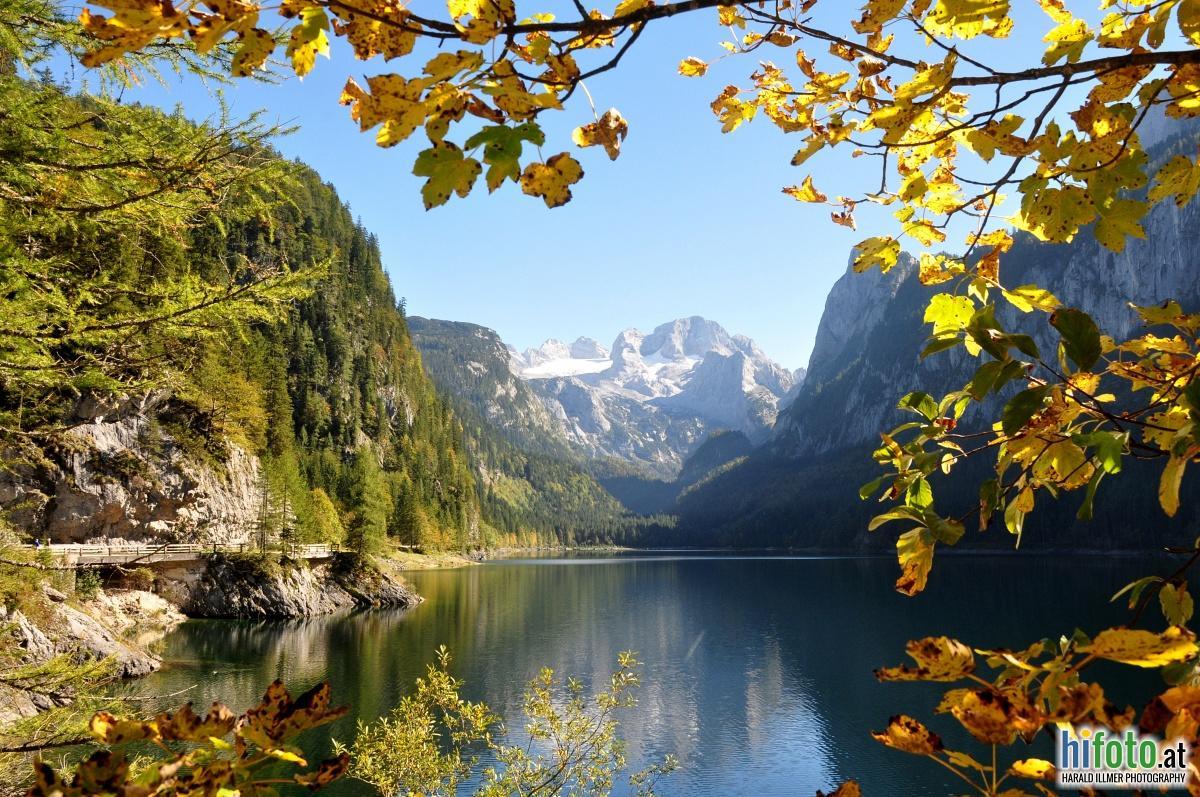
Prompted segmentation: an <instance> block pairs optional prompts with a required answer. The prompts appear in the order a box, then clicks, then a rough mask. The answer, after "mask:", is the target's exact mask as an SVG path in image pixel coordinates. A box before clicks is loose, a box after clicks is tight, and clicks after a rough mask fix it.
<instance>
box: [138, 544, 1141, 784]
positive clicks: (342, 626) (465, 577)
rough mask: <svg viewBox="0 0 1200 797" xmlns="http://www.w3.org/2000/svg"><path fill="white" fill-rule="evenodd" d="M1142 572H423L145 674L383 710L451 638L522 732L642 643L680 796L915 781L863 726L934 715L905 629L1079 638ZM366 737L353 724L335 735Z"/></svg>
mask: <svg viewBox="0 0 1200 797" xmlns="http://www.w3.org/2000/svg"><path fill="white" fill-rule="evenodd" d="M1144 569H1145V563H1144V562H1143V563H1138V562H1134V561H1129V562H1112V561H1106V560H1101V559H1092V560H1089V559H1084V560H1079V559H1072V560H1071V561H1069V562H1066V561H1062V560H1054V559H1038V560H1034V559H1029V558H1023V559H1021V560H1019V561H1014V560H1011V559H1004V558H990V559H972V560H953V559H951V558H949V557H943V559H942V560H941V561H940V562H939V563H938V567H936V568H935V570H934V574H933V579H932V581H931V584H930V588H929V590H928V591H927V592H926V593H925V594H924V595H922V596H920V597H918V598H915V599H909V598H904V597H902V596H899V595H897V594H896V593H894V592H893V591H892V589H891V581H892V580H893V579H894V576H895V563H894V561H889V560H884V559H877V560H861V559H860V560H779V559H774V560H744V559H743V560H719V559H717V560H710V559H691V560H689V559H684V560H637V559H633V560H623V561H620V562H617V563H610V564H596V563H589V562H587V561H586V560H584V561H582V562H580V561H573V562H564V563H556V562H545V563H539V564H522V563H515V562H507V563H496V564H492V565H488V566H485V567H475V568H466V569H462V570H454V571H433V572H426V573H416V574H412V576H411V580H412V581H413V583H414V586H415V587H416V588H417V590H418V591H419V592H421V593H422V594H423V595H424V596H425V597H426V602H425V603H424V604H422V605H421V606H419V607H417V608H416V609H413V610H411V611H409V612H396V611H380V612H368V613H362V614H355V615H347V616H339V617H333V618H321V619H316V620H309V621H303V622H287V623H242V622H220V621H204V622H197V623H189V624H187V625H186V626H185V627H184V628H183V629H182V630H181V631H180V632H178V633H176V634H174V635H173V636H172V637H170V638H169V639H168V650H167V656H168V657H169V658H171V659H174V660H183V661H194V662H199V663H201V664H202V666H200V665H197V666H196V667H189V666H185V667H175V668H172V669H169V670H167V671H165V672H164V673H161V674H160V675H158V676H154V677H153V678H151V679H148V680H147V681H145V682H142V684H140V685H139V686H138V688H139V690H142V691H150V692H158V693H162V692H167V691H172V690H173V689H178V688H181V686H182V685H187V684H188V683H191V682H196V681H197V680H200V681H201V682H202V688H201V689H200V690H197V691H198V692H200V693H201V694H199V695H195V693H193V695H195V698H194V699H196V700H197V701H198V702H203V701H207V700H211V699H213V698H214V697H218V696H219V697H221V698H222V699H225V700H227V701H229V702H230V703H231V704H233V705H234V706H235V707H238V708H244V707H245V706H247V705H250V704H251V703H252V702H253V701H255V700H256V699H257V698H258V696H259V695H260V694H261V692H262V689H263V687H264V686H265V685H266V683H268V682H269V681H271V680H272V679H274V678H277V677H278V678H283V679H284V680H285V681H286V682H288V683H289V685H292V686H295V687H296V688H300V687H303V686H307V685H309V684H311V683H313V682H315V681H317V680H320V679H322V678H329V679H330V680H332V682H333V683H334V685H335V697H336V699H337V700H338V701H341V702H347V703H350V704H351V705H352V706H353V707H354V712H355V714H356V715H357V716H358V717H359V718H362V719H363V720H366V721H370V720H371V719H373V718H375V717H377V716H380V715H382V714H384V713H386V712H387V711H388V710H390V709H391V707H392V706H394V705H395V704H396V703H397V702H398V700H399V698H400V696H401V695H402V694H403V693H404V692H405V691H406V690H407V689H408V688H410V685H411V683H412V681H413V679H414V678H415V677H417V676H419V675H420V674H422V673H423V672H424V667H425V664H426V663H427V662H429V661H431V660H432V658H433V652H434V650H435V649H436V648H437V647H438V646H439V645H443V644H444V645H446V646H447V647H448V648H450V650H451V651H452V653H453V654H454V658H455V665H454V670H455V672H456V673H457V674H458V675H459V676H460V677H463V678H465V679H466V681H467V688H466V690H465V692H466V696H467V697H468V698H470V699H485V700H486V701H487V702H488V703H489V704H491V705H492V707H493V708H495V709H496V710H498V711H500V712H501V713H502V714H503V715H505V716H507V717H509V718H510V720H512V724H513V726H514V728H513V730H514V731H516V732H519V731H520V727H521V724H522V723H521V721H520V717H521V696H522V691H523V689H524V685H525V683H526V682H527V681H528V680H529V678H531V677H533V675H535V674H536V672H537V668H538V667H540V666H542V665H546V666H550V667H553V668H555V669H556V670H557V671H558V672H560V673H562V674H573V675H576V676H578V677H579V678H580V680H582V681H583V682H584V683H585V684H587V685H593V684H597V683H598V682H599V681H601V680H602V679H606V678H607V676H608V674H609V673H610V672H611V671H612V669H613V666H614V664H615V658H616V653H617V652H618V651H620V650H625V649H633V650H635V651H637V653H638V655H639V658H640V659H641V660H642V661H643V662H644V667H643V687H642V689H641V690H640V693H639V700H640V706H639V708H638V709H637V710H636V711H635V712H634V713H633V714H632V715H630V716H629V717H628V718H627V720H626V723H625V729H624V734H625V736H626V738H627V739H628V740H629V742H630V754H631V755H630V757H631V760H632V761H633V762H634V763H635V764H636V763H638V762H640V761H644V760H646V759H647V758H650V757H654V756H657V755H661V754H662V753H666V752H674V753H676V754H677V755H679V756H680V758H681V760H682V761H683V763H684V767H685V769H684V771H683V772H681V773H679V774H678V775H676V776H673V777H672V778H671V783H670V784H669V785H668V790H667V793H668V794H674V793H693V794H699V795H710V794H725V793H742V792H744V790H745V788H746V787H747V784H749V783H752V784H754V785H755V790H756V791H757V792H759V793H763V794H796V793H805V792H808V793H811V792H812V791H813V790H814V789H815V788H817V787H826V786H829V785H832V783H833V782H834V781H836V780H837V779H838V778H839V777H842V776H849V775H855V776H859V777H861V778H862V779H863V780H864V781H866V784H867V785H869V784H872V783H873V784H875V785H876V786H877V790H879V789H880V788H882V790H883V791H884V792H886V793H889V794H893V795H903V794H918V793H924V791H928V789H929V788H930V787H931V785H932V786H934V787H935V788H936V785H937V781H936V779H937V775H935V774H934V773H931V772H930V771H929V768H928V767H927V766H925V763H926V762H923V761H917V760H915V759H911V760H910V759H908V758H906V757H904V756H902V755H900V754H898V753H895V752H893V751H890V750H886V749H884V748H883V747H881V746H879V745H877V744H875V743H874V742H873V741H871V739H870V738H869V736H868V735H867V731H868V730H870V729H871V728H875V727H882V725H883V724H884V723H885V722H886V720H887V717H888V716H889V715H891V714H894V713H898V712H900V711H905V712H909V713H914V714H920V715H923V716H925V717H928V718H932V716H933V715H932V708H933V706H934V705H935V704H936V702H937V696H938V695H939V694H940V691H941V690H940V689H939V688H938V687H937V686H931V685H925V684H878V683H876V682H875V680H874V678H873V676H872V673H871V671H872V669H873V668H874V667H877V666H882V665H888V664H896V663H899V662H900V661H902V660H903V658H904V653H903V649H904V643H905V642H906V641H907V640H908V639H911V638H916V637H920V636H924V635H928V634H936V633H946V634H950V635H959V636H961V637H962V638H963V639H964V640H966V641H969V642H971V643H973V644H977V645H996V646H999V645H1008V646H1015V645H1018V644H1025V643H1027V642H1029V641H1032V640H1033V639H1036V638H1038V637H1039V636H1041V635H1045V634H1053V635H1055V636H1057V634H1058V633H1061V632H1063V631H1067V632H1069V631H1070V630H1071V629H1069V628H1063V627H1061V622H1062V621H1061V620H1060V619H1059V618H1061V617H1071V618H1075V619H1077V618H1080V617H1084V618H1087V619H1088V621H1089V622H1090V623H1091V625H1092V629H1093V630H1094V629H1095V628H1098V627H1100V626H1101V625H1102V624H1111V623H1112V622H1116V621H1119V620H1120V619H1121V615H1120V610H1119V609H1115V608H1113V607H1110V606H1108V605H1107V603H1106V601H1107V598H1108V596H1109V595H1111V594H1112V593H1113V592H1114V591H1116V589H1117V588H1118V587H1119V586H1120V585H1121V583H1122V579H1123V578H1124V577H1125V576H1127V575H1128V574H1129V573H1130V572H1137V571H1140V570H1144ZM1089 613H1090V614H1089ZM214 671H215V672H214ZM946 727H948V726H947V725H946V724H945V723H939V724H938V728H939V730H944V729H945V728H946ZM352 732H353V719H348V720H343V721H342V722H339V723H337V724H336V725H335V726H334V727H333V729H332V733H334V734H336V735H338V736H339V737H342V738H345V737H348V736H349V735H351V733H352ZM949 735H950V736H951V737H952V738H953V734H949ZM931 778H933V780H932V781H931ZM918 784H921V785H920V786H918ZM923 790H924V791H923Z"/></svg>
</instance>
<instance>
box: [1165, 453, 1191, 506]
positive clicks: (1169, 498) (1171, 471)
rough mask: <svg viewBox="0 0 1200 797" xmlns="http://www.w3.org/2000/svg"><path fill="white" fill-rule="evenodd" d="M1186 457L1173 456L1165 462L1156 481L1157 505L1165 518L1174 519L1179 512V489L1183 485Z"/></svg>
mask: <svg viewBox="0 0 1200 797" xmlns="http://www.w3.org/2000/svg"><path fill="white" fill-rule="evenodd" d="M1187 462H1188V461H1187V457H1176V456H1173V457H1171V458H1170V459H1168V460H1167V464H1166V466H1165V467H1164V468H1163V472H1162V476H1161V477H1160V478H1159V481H1158V503H1159V504H1160V505H1161V506H1162V510H1163V512H1166V513H1167V517H1175V513H1176V512H1178V511H1179V487H1180V485H1181V484H1182V483H1183V471H1184V469H1185V468H1187Z"/></svg>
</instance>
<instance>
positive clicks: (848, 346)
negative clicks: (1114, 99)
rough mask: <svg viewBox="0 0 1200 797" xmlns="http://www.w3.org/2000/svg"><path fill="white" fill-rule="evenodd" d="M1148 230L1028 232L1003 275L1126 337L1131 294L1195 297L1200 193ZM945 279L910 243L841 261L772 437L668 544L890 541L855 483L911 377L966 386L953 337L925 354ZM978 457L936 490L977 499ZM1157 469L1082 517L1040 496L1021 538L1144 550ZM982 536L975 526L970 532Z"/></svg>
mask: <svg viewBox="0 0 1200 797" xmlns="http://www.w3.org/2000/svg"><path fill="white" fill-rule="evenodd" d="M1194 151H1195V137H1194V135H1191V134H1188V135H1183V136H1179V137H1177V138H1175V139H1174V140H1172V141H1170V142H1165V143H1163V144H1161V145H1159V146H1158V147H1156V148H1154V149H1153V150H1152V151H1151V156H1152V159H1153V160H1155V161H1159V162H1161V161H1163V160H1165V159H1167V158H1169V157H1172V156H1174V155H1176V154H1179V153H1184V154H1188V155H1189V156H1190V155H1192V154H1194ZM1143 226H1144V227H1145V231H1146V237H1145V238H1144V239H1131V240H1130V241H1128V243H1127V245H1126V248H1125V250H1124V251H1123V252H1121V253H1120V254H1115V253H1112V252H1110V251H1108V250H1106V249H1104V248H1102V247H1101V246H1100V245H1099V244H1098V243H1097V242H1096V240H1095V238H1094V237H1093V236H1092V235H1091V234H1090V233H1088V234H1080V235H1079V236H1078V237H1077V238H1076V240H1075V241H1073V242H1072V243H1070V244H1063V245H1048V244H1043V243H1040V242H1038V241H1036V240H1034V239H1032V238H1031V237H1029V236H1026V235H1019V236H1017V242H1016V245H1015V246H1014V247H1013V250H1012V251H1011V252H1010V253H1008V254H1007V255H1006V256H1005V258H1004V263H1003V277H1004V280H1005V282H1006V283H1007V284H1011V285H1022V284H1027V283H1036V284H1038V285H1040V286H1042V287H1045V288H1047V289H1049V290H1051V291H1052V292H1053V293H1054V294H1055V295H1056V296H1058V297H1059V298H1060V299H1061V300H1062V301H1063V302H1064V303H1065V304H1066V305H1068V306H1073V307H1078V308H1080V309H1082V310H1084V311H1086V312H1088V313H1089V314H1091V315H1092V317H1093V318H1094V319H1095V320H1096V322H1097V324H1098V325H1099V327H1100V328H1101V330H1102V331H1103V332H1105V333H1107V334H1111V335H1113V336H1116V337H1121V336H1125V335H1128V334H1130V333H1131V332H1132V331H1133V330H1134V329H1135V328H1136V327H1137V326H1138V325H1139V323H1140V321H1139V319H1138V316H1137V315H1136V314H1135V313H1134V311H1133V310H1132V309H1131V308H1130V307H1129V306H1128V304H1127V302H1128V301H1133V302H1135V303H1137V304H1141V305H1149V304H1154V303H1157V302H1161V301H1163V300H1164V299H1167V298H1174V299H1177V300H1179V301H1180V302H1181V303H1182V304H1183V305H1184V306H1185V307H1193V308H1194V307H1196V306H1198V305H1200V283H1198V282H1197V280H1196V270H1195V252H1196V250H1197V243H1198V242H1200V203H1197V202H1193V203H1191V204H1189V205H1187V206H1186V207H1184V208H1182V209H1178V208H1176V207H1175V206H1174V205H1173V204H1172V203H1165V204H1162V205H1159V206H1157V207H1156V208H1154V210H1152V211H1151V212H1150V213H1149V214H1148V216H1147V217H1146V218H1145V219H1144V221H1143ZM941 290H943V288H940V287H926V286H923V285H921V284H920V282H919V281H918V279H917V267H916V263H915V261H914V260H913V258H911V257H909V256H907V255H904V256H902V257H901V259H900V262H899V263H898V264H897V265H896V266H895V267H893V268H892V269H891V270H890V271H889V272H888V273H887V274H881V273H879V272H878V271H877V270H872V271H869V272H866V273H863V274H855V273H853V272H852V269H850V268H847V271H846V273H845V274H844V275H843V276H842V277H841V278H840V279H839V280H838V282H837V283H836V284H835V285H834V287H833V289H832V290H831V291H830V294H829V297H828V300H827V301H826V305H825V311H824V314H823V316H822V318H821V321H820V324H819V327H818V332H817V337H816V340H815V345H814V348H813V353H812V356H811V358H810V361H809V368H808V372H807V376H806V377H805V380H804V382H803V384H802V385H801V386H800V388H799V389H798V390H797V391H796V396H795V399H794V400H793V401H792V402H791V403H790V404H789V405H788V406H786V407H785V408H784V409H783V410H782V411H781V412H780V413H779V417H778V420H777V422H776V424H775V427H774V430H773V433H772V435H771V437H770V439H769V440H767V441H766V442H765V443H764V444H763V445H761V446H760V447H759V448H758V449H756V450H755V451H754V452H753V453H752V454H751V455H750V456H749V457H747V458H746V459H745V460H743V461H742V462H741V463H740V464H738V465H737V466H736V467H733V468H730V469H728V470H727V471H726V472H724V473H722V474H719V475H718V476H716V477H715V478H713V479H710V480H708V481H707V482H706V483H705V484H703V485H701V486H699V488H698V489H694V490H692V491H690V492H688V493H686V494H683V495H681V496H680V499H679V501H678V504H677V505H676V507H675V511H676V512H677V513H678V514H679V518H680V520H679V525H678V528H677V529H676V530H673V531H672V532H671V533H670V535H668V536H671V539H672V541H679V540H686V541H692V542H703V543H706V544H707V543H713V542H718V543H723V544H740V545H757V544H785V545H794V546H803V547H810V546H811V547H822V548H841V549H844V548H856V549H861V548H872V547H880V546H889V545H891V544H892V542H893V541H894V537H891V536H889V535H886V534H882V533H877V534H875V535H868V534H867V533H866V532H865V526H866V520H867V519H868V517H869V516H870V515H872V514H874V513H875V512H876V511H877V505H875V504H869V503H864V502H862V501H860V500H859V498H858V497H857V487H858V485H860V484H863V483H865V482H867V481H869V480H870V479H872V478H874V477H875V476H877V475H879V473H880V471H879V470H878V469H877V468H876V467H875V466H874V464H873V463H872V462H871V459H870V451H871V449H872V448H874V447H875V446H876V445H877V442H878V440H879V432H880V431H881V430H885V429H888V428H891V427H892V426H894V425H896V424H898V423H900V422H901V421H902V419H904V418H905V416H902V414H901V413H900V411H898V410H897V409H896V408H895V404H896V400H897V399H898V398H899V397H900V396H902V395H904V394H905V393H907V392H909V391H912V390H917V389H920V390H924V391H926V392H928V393H930V394H933V395H942V394H944V393H947V392H950V391H952V390H956V389H959V388H961V387H962V385H963V384H964V383H965V382H966V380H967V379H968V378H969V377H970V374H971V373H972V372H973V370H974V365H975V363H976V362H977V361H976V360H974V359H973V358H970V357H969V356H968V355H966V354H965V352H963V351H961V350H959V349H956V350H952V351H950V352H943V353H939V354H935V355H933V356H930V357H928V358H926V359H925V360H921V359H919V357H918V352H919V350H920V347H921V341H922V340H924V338H925V336H926V335H927V325H925V324H924V323H923V320H922V319H923V315H924V308H925V305H926V303H927V302H928V299H929V297H930V296H931V295H932V294H934V293H937V292H940V291H941ZM1000 304H1001V305H1005V306H1002V307H998V310H997V317H998V318H999V319H1000V320H1001V322H1002V323H1003V324H1004V326H1005V327H1006V328H1010V329H1013V328H1020V330H1021V331H1025V332H1029V333H1030V334H1032V335H1033V337H1034V338H1035V340H1036V341H1037V343H1038V346H1039V348H1041V350H1042V351H1051V352H1052V351H1054V350H1055V347H1056V345H1057V336H1056V335H1054V334H1053V331H1052V330H1051V329H1050V328H1049V325H1048V324H1046V323H1045V321H1044V317H1043V316H1041V315H1040V314H1034V315H1030V316H1025V317H1023V318H1022V317H1021V315H1020V313H1019V312H1018V311H1017V310H1015V309H1014V308H1012V307H1010V306H1006V303H1003V302H1001V303H1000ZM1030 319H1032V320H1033V323H1030V322H1029V320H1030ZM1015 389H1016V387H1015V386H1010V390H1015ZM1003 400H1004V396H1001V397H1000V398H992V399H990V402H991V403H990V404H989V405H987V406H985V407H983V410H984V411H983V412H981V411H980V407H979V406H977V405H972V407H971V408H969V409H968V411H967V413H966V415H965V416H964V419H963V424H964V428H967V429H970V428H979V427H980V426H981V424H982V423H983V422H984V421H985V420H986V419H988V418H991V417H995V411H996V409H997V406H996V404H997V402H999V401H1003ZM982 466H983V463H982V462H979V463H967V466H966V468H965V469H964V468H962V467H960V469H959V470H958V471H956V476H955V479H952V480H949V481H942V482H939V483H938V484H939V485H941V484H945V485H947V487H946V488H944V489H943V488H942V487H940V486H936V485H935V491H937V492H938V494H939V500H942V499H945V500H947V501H949V502H950V503H951V504H952V505H953V504H955V503H957V504H958V505H960V506H962V507H963V508H964V509H965V508H967V507H969V506H970V505H971V502H973V501H975V500H976V499H975V497H974V495H973V492H972V491H973V485H975V484H977V481H975V480H973V479H972V470H971V469H972V468H975V469H977V472H976V473H975V474H974V475H979V474H980V473H982V470H978V469H980V468H981V467H982ZM1155 475H1156V473H1155V472H1153V468H1150V467H1145V468H1143V467H1139V465H1137V464H1136V463H1135V464H1130V465H1129V467H1127V468H1126V473H1125V474H1123V475H1122V478H1121V480H1120V483H1119V484H1114V485H1113V486H1109V485H1107V484H1106V485H1105V486H1104V487H1103V488H1102V489H1101V490H1100V492H1099V496H1098V498H1097V507H1096V513H1095V514H1096V518H1095V520H1093V521H1092V522H1090V523H1086V524H1084V523H1079V522H1077V521H1075V519H1074V512H1075V509H1076V505H1077V503H1078V500H1079V499H1078V497H1077V496H1073V495H1068V496H1065V497H1064V499H1063V500H1060V501H1058V502H1054V503H1052V504H1048V505H1047V506H1046V508H1044V509H1043V508H1042V507H1041V506H1039V511H1038V513H1036V514H1035V515H1033V516H1031V517H1030V520H1029V522H1028V523H1027V524H1026V534H1025V538H1024V540H1023V543H1022V544H1023V545H1025V546H1039V545H1040V546H1045V547H1050V546H1053V547H1063V548H1089V547H1093V548H1099V547H1105V546H1110V547H1121V546H1125V547H1129V546H1144V545H1145V542H1144V540H1143V539H1141V538H1140V536H1139V535H1138V534H1134V533H1131V529H1143V528H1145V527H1146V523H1147V521H1146V519H1147V518H1153V519H1156V520H1157V519H1158V518H1161V517H1162V515H1161V511H1160V510H1159V509H1158V506H1157V498H1156V493H1155ZM981 478H982V477H981ZM1187 486H1188V485H1187V484H1185V488H1187ZM1192 487H1193V488H1194V487H1195V485H1193V486H1192ZM1194 507H1195V505H1194V503H1188V502H1185V503H1184V508H1183V509H1182V510H1181V515H1182V514H1185V513H1186V514H1187V517H1184V518H1182V519H1181V518H1178V517H1177V518H1176V521H1175V523H1173V524H1172V526H1171V528H1184V527H1187V526H1188V525H1189V524H1194V523H1195V522H1197V520H1200V516H1197V514H1196V510H1195V508H1194ZM814 519H817V520H814ZM672 535H673V536H672ZM978 540H979V538H972V537H969V538H968V540H966V541H965V542H966V543H967V544H978V543H977V542H976V541H978ZM982 542H983V543H984V544H992V545H999V546H1001V547H1011V544H1012V541H1011V538H1009V537H1008V535H1006V534H1000V535H996V534H995V533H993V534H992V536H991V537H990V538H984V539H983V540H982Z"/></svg>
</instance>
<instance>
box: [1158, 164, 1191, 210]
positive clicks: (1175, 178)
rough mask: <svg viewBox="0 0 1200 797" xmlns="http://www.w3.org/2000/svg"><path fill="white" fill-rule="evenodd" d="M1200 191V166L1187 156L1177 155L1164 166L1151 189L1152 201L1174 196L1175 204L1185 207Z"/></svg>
mask: <svg viewBox="0 0 1200 797" xmlns="http://www.w3.org/2000/svg"><path fill="white" fill-rule="evenodd" d="M1197 190H1200V164H1197V163H1194V162H1193V161H1192V159H1191V158H1189V157H1187V156H1186V155H1176V156H1175V157H1174V158H1171V160H1169V161H1167V162H1166V163H1165V164H1163V166H1162V168H1160V169H1159V170H1158V174H1157V175H1156V176H1155V180H1154V185H1153V186H1152V187H1151V188H1150V194H1149V197H1150V201H1151V202H1159V201H1161V200H1163V199H1166V198H1167V197H1169V196H1171V195H1172V194H1174V196H1175V204H1176V206H1178V207H1183V206H1184V205H1186V204H1187V203H1188V202H1190V201H1191V199H1192V197H1194V196H1195V195H1196V191H1197Z"/></svg>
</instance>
